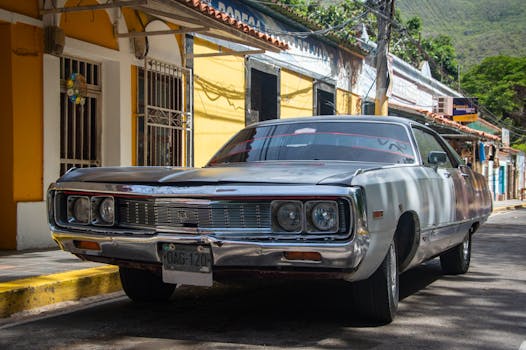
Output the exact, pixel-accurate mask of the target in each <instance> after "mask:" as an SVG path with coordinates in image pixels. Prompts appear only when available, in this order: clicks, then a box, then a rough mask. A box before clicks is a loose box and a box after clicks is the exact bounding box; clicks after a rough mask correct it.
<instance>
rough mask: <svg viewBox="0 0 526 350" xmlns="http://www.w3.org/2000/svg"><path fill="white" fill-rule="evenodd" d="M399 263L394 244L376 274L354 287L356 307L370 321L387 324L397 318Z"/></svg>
mask: <svg viewBox="0 0 526 350" xmlns="http://www.w3.org/2000/svg"><path fill="white" fill-rule="evenodd" d="M397 261H398V260H397V254H396V246H395V243H394V242H393V243H391V245H390V246H389V250H388V251H387V255H386V256H385V258H384V260H383V261H382V264H381V265H380V266H379V267H378V269H377V270H376V271H375V272H374V274H373V275H372V276H370V277H369V278H368V279H366V280H364V281H359V282H356V283H355V285H354V292H355V295H354V297H355V304H356V305H355V306H356V307H357V309H358V311H360V313H361V314H363V316H364V317H365V318H367V319H368V320H370V321H373V322H375V323H381V324H387V323H390V322H392V321H393V320H394V318H395V315H396V311H397V309H398V299H399V279H398V264H397Z"/></svg>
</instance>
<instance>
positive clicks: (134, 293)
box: [119, 267, 176, 302]
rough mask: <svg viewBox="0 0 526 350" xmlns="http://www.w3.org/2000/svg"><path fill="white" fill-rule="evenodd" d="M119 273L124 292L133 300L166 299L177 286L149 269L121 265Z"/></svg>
mask: <svg viewBox="0 0 526 350" xmlns="http://www.w3.org/2000/svg"><path fill="white" fill-rule="evenodd" d="M119 275H120V278H121V284H122V289H123V290H124V293H126V295H127V296H128V297H129V298H130V299H131V300H133V301H138V302H140V301H166V300H168V299H170V296H172V294H173V292H174V289H175V287H176V285H175V284H169V283H164V282H163V280H162V278H161V277H160V276H158V275H156V274H154V273H153V272H150V271H147V270H140V269H133V268H128V267H119Z"/></svg>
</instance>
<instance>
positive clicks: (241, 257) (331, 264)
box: [52, 227, 369, 279]
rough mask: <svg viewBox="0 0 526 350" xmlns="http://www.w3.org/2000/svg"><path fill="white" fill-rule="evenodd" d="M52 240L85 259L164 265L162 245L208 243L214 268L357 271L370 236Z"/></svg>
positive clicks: (61, 234)
mask: <svg viewBox="0 0 526 350" xmlns="http://www.w3.org/2000/svg"><path fill="white" fill-rule="evenodd" d="M52 237H53V239H54V240H55V242H57V244H58V245H59V246H60V247H61V249H63V250H65V251H69V252H71V253H73V254H76V255H81V256H85V257H88V259H89V257H99V258H108V259H115V260H125V261H133V262H137V263H145V264H159V265H160V264H161V263H162V260H161V256H160V249H159V246H160V244H161V243H179V244H204V245H207V246H210V247H211V250H212V259H213V262H212V266H213V267H214V268H215V267H221V268H244V269H260V268H263V269H264V268H280V267H288V268H298V269H302V270H305V268H307V269H312V270H313V272H315V271H322V270H334V271H338V272H341V271H348V272H352V271H354V270H356V268H357V267H358V266H359V264H360V263H361V262H362V260H363V258H364V256H365V253H366V251H367V248H368V245H369V237H368V235H367V234H364V233H362V234H358V235H355V236H354V238H353V239H352V240H350V241H346V242H319V243H304V242H297V243H295V242H294V243H290V242H251V241H232V240H218V239H216V238H214V237H210V236H192V237H189V236H188V235H176V234H171V233H170V234H163V233H158V234H156V235H153V236H141V237H138V236H122V235H112V234H110V233H108V234H107V235H95V234H92V233H89V234H82V233H73V232H68V231H65V230H62V229H60V228H57V227H52ZM75 241H89V242H97V243H98V244H99V246H100V250H91V249H80V248H78V247H77V246H76V245H75ZM285 252H316V253H319V254H320V256H321V260H320V261H314V260H288V259H286V258H285ZM349 279H352V276H351V275H349Z"/></svg>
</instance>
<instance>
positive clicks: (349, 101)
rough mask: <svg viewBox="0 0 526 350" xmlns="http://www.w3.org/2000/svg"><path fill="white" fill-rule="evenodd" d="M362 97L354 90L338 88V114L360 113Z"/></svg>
mask: <svg viewBox="0 0 526 350" xmlns="http://www.w3.org/2000/svg"><path fill="white" fill-rule="evenodd" d="M360 113H361V98H360V96H358V95H356V94H353V93H352V92H349V91H345V90H342V89H336V114H352V115H356V114H360Z"/></svg>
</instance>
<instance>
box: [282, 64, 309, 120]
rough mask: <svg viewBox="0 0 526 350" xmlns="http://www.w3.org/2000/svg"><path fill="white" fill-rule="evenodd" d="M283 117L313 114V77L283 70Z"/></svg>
mask: <svg viewBox="0 0 526 350" xmlns="http://www.w3.org/2000/svg"><path fill="white" fill-rule="evenodd" d="M280 80H281V87H280V88H281V111H280V112H281V116H280V118H281V119H286V118H292V117H305V116H310V115H312V103H313V91H314V90H313V85H312V83H313V82H312V78H309V77H305V76H303V75H300V74H297V73H294V72H291V71H288V70H286V69H282V70H281V77H280Z"/></svg>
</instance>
